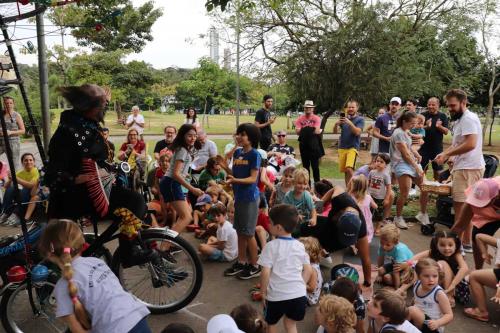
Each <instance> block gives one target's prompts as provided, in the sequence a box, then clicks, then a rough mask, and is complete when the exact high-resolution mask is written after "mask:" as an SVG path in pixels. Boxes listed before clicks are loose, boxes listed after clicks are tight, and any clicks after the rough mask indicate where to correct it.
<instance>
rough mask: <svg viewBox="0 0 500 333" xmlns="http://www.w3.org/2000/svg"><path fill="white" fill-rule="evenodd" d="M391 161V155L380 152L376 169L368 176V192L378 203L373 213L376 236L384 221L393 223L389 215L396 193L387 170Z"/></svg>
mask: <svg viewBox="0 0 500 333" xmlns="http://www.w3.org/2000/svg"><path fill="white" fill-rule="evenodd" d="M390 161H391V160H390V158H389V155H387V154H382V153H381V154H378V155H377V157H376V158H375V169H374V170H372V171H370V174H369V176H368V193H370V195H371V196H372V198H373V200H374V201H375V203H376V204H377V209H376V210H375V212H374V214H373V224H374V225H375V231H374V234H375V236H378V235H379V233H380V228H381V227H382V225H383V223H391V221H390V220H389V216H390V215H391V207H392V202H393V200H394V194H393V192H392V188H391V176H390V174H389V170H387V166H388V165H389V162H390Z"/></svg>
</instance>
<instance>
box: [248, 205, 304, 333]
mask: <svg viewBox="0 0 500 333" xmlns="http://www.w3.org/2000/svg"><path fill="white" fill-rule="evenodd" d="M269 217H270V219H271V227H270V231H271V234H272V235H273V236H275V237H276V239H274V240H272V241H270V242H269V243H267V245H266V246H265V247H264V249H263V250H262V253H261V255H260V258H259V260H258V264H259V265H261V266H262V272H261V282H260V284H261V287H260V288H261V293H262V296H263V297H262V299H263V303H264V313H265V320H266V322H267V324H268V325H269V328H268V332H269V333H275V332H277V331H278V328H277V325H276V324H277V323H278V321H279V320H280V319H281V317H283V316H285V318H284V325H285V330H286V332H297V321H302V320H303V319H304V316H305V312H306V306H307V297H306V295H307V291H306V281H309V277H310V275H311V272H312V268H311V265H310V264H309V256H308V255H307V253H306V250H305V248H304V244H302V243H301V242H299V241H298V240H296V239H294V238H292V236H291V234H292V231H293V230H294V228H295V227H296V226H297V223H298V222H299V213H298V211H297V209H296V208H295V207H294V206H291V205H285V204H281V205H275V206H274V207H273V208H272V209H271V211H270V212H269Z"/></svg>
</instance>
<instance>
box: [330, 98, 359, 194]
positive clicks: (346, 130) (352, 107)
mask: <svg viewBox="0 0 500 333" xmlns="http://www.w3.org/2000/svg"><path fill="white" fill-rule="evenodd" d="M358 109H359V103H358V102H357V101H355V100H351V101H349V102H348V103H347V114H342V113H341V114H340V119H339V120H338V121H337V122H336V123H335V125H334V126H333V133H334V134H337V133H338V130H339V127H340V129H341V132H340V138H339V149H338V151H339V167H340V172H343V173H344V179H345V184H346V186H347V184H349V182H350V181H351V178H352V175H353V174H354V169H355V167H356V158H357V157H358V151H359V145H360V143H361V133H363V128H364V127H365V120H364V119H363V117H361V116H360V115H358Z"/></svg>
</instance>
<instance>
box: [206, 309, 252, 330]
mask: <svg viewBox="0 0 500 333" xmlns="http://www.w3.org/2000/svg"><path fill="white" fill-rule="evenodd" d="M207 333H245V332H243V331H242V330H240V329H239V328H238V326H237V325H236V323H235V322H234V319H233V318H231V316H229V315H227V314H219V315H216V316H213V317H212V319H210V320H209V321H208V324H207Z"/></svg>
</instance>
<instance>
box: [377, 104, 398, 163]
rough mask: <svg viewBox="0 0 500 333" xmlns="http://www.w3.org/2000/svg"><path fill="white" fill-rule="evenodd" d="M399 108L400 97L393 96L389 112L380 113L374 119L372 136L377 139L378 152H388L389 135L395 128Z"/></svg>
mask: <svg viewBox="0 0 500 333" xmlns="http://www.w3.org/2000/svg"><path fill="white" fill-rule="evenodd" d="M400 109H401V98H399V97H393V98H391V102H390V104H389V112H386V113H385V114H383V115H381V116H380V117H378V118H377V120H376V121H375V127H374V128H373V136H374V137H375V138H377V139H379V143H378V152H379V153H386V154H389V146H390V143H391V135H392V132H393V131H394V129H395V128H396V120H397V117H396V114H397V113H398V111H399V110H400Z"/></svg>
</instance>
